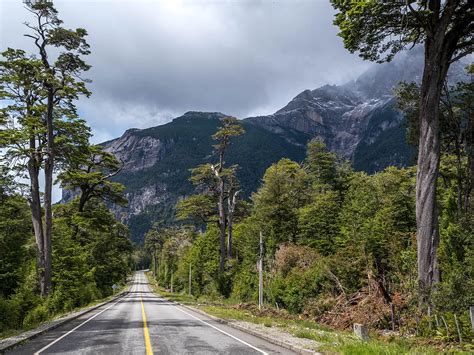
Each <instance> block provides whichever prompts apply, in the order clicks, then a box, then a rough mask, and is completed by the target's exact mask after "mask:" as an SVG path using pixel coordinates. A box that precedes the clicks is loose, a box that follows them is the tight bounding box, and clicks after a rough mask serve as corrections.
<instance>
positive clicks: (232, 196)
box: [227, 190, 240, 258]
mask: <svg viewBox="0 0 474 355" xmlns="http://www.w3.org/2000/svg"><path fill="white" fill-rule="evenodd" d="M239 192H240V191H235V192H234V191H232V190H231V191H230V192H229V196H228V199H227V204H228V206H227V257H228V258H232V238H233V226H234V213H235V206H236V204H237V195H238V194H239Z"/></svg>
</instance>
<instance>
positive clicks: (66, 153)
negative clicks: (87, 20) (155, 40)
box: [0, 2, 132, 337]
mask: <svg viewBox="0 0 474 355" xmlns="http://www.w3.org/2000/svg"><path fill="white" fill-rule="evenodd" d="M28 6H29V7H28V10H29V11H30V13H31V17H32V18H33V21H34V22H33V23H32V24H29V23H27V24H26V28H27V30H28V33H27V34H26V37H28V38H29V39H31V40H32V42H33V43H34V48H35V49H36V50H37V53H27V52H25V51H23V50H20V49H11V48H9V49H7V50H6V51H4V52H3V53H1V56H2V59H1V60H0V100H1V103H2V105H1V108H0V128H1V131H0V148H1V166H0V337H3V336H7V335H9V334H12V333H14V332H16V331H18V330H22V329H28V328H31V327H34V326H36V325H38V324H39V323H41V322H43V321H46V320H48V319H51V318H52V317H54V316H56V315H58V314H62V313H64V312H68V311H71V310H73V309H75V308H78V307H81V306H85V305H88V304H90V303H91V302H95V301H97V300H99V299H103V298H105V297H108V296H110V295H112V294H113V293H114V292H115V291H118V290H119V289H120V287H121V286H122V285H124V284H125V283H126V278H127V275H128V274H129V272H130V266H131V264H132V261H131V257H130V256H131V253H132V244H131V242H130V240H129V233H128V229H127V227H126V226H125V225H123V224H122V223H120V222H119V221H118V220H117V219H116V218H115V216H114V215H113V214H112V213H111V212H110V211H109V210H108V208H107V206H106V203H118V204H125V203H126V200H125V198H124V197H123V193H122V192H123V186H122V185H120V184H117V183H114V182H111V181H110V178H111V177H112V176H114V175H115V174H116V173H117V172H118V171H120V164H119V162H118V161H117V160H116V158H115V157H114V156H112V155H111V154H109V153H107V152H105V151H103V150H102V148H101V147H99V146H92V145H90V144H89V138H90V129H89V127H87V125H86V124H85V121H84V120H82V119H81V118H79V117H78V115H77V111H76V107H75V101H76V100H77V99H78V98H79V96H88V95H90V92H89V91H88V90H87V89H86V82H87V81H86V80H83V79H82V78H81V76H82V74H83V73H84V72H86V71H87V70H88V69H89V66H88V65H87V64H86V63H85V62H84V61H83V57H84V56H86V55H87V54H89V50H88V48H89V46H88V45H87V42H86V35H87V32H86V31H85V30H84V29H76V30H70V29H66V28H64V27H62V21H61V20H60V19H59V18H58V14H57V11H56V10H55V8H54V7H53V5H52V2H36V3H35V4H33V5H31V6H30V5H28ZM55 174H57V182H58V183H59V184H60V185H61V186H62V187H63V188H65V189H67V190H68V191H69V192H70V194H71V198H70V199H69V202H67V203H60V204H55V205H54V204H53V201H52V187H53V175H55ZM42 178H44V182H43V184H41V183H40V181H41V179H42ZM40 186H44V189H43V190H42V189H40Z"/></svg>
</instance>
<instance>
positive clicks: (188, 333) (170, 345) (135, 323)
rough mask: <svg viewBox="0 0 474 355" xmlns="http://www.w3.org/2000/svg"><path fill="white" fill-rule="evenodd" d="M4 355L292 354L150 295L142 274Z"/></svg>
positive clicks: (137, 273) (152, 294) (141, 272)
mask: <svg viewBox="0 0 474 355" xmlns="http://www.w3.org/2000/svg"><path fill="white" fill-rule="evenodd" d="M8 354H146V355H151V354H294V353H293V352H291V351H290V350H287V349H284V348H282V347H279V346H277V345H274V344H271V343H269V342H267V341H265V340H262V339H260V338H257V337H255V336H252V335H249V334H247V333H245V332H241V331H239V330H236V329H233V328H231V327H228V326H226V325H224V324H221V323H218V322H216V321H215V320H213V319H210V318H208V317H205V316H203V315H201V314H198V313H195V312H193V311H191V310H189V309H187V308H184V307H181V306H179V305H176V304H174V303H171V302H169V301H167V300H165V299H163V298H160V297H158V296H157V295H155V294H154V293H153V292H152V291H151V289H150V287H149V284H148V281H147V279H146V277H145V274H144V272H143V271H138V272H136V273H135V275H134V278H133V283H132V286H131V289H130V292H129V294H127V295H126V296H124V297H122V298H120V299H118V300H116V301H114V302H112V303H107V304H105V305H103V306H102V307H100V308H98V309H96V310H94V311H93V312H88V313H86V314H84V315H82V316H81V317H79V318H77V319H75V320H73V321H71V322H68V323H66V324H64V325H62V326H60V327H58V328H56V329H54V330H52V331H49V332H47V333H45V334H43V335H40V336H39V337H37V338H35V339H33V340H31V341H29V342H28V343H26V344H24V345H22V346H20V347H17V348H15V349H13V350H12V351H10V352H8Z"/></svg>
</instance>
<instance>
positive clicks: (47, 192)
mask: <svg viewBox="0 0 474 355" xmlns="http://www.w3.org/2000/svg"><path fill="white" fill-rule="evenodd" d="M53 100H54V92H53V88H51V87H48V110H47V112H46V131H47V157H46V161H45V166H44V179H45V186H44V219H45V233H44V255H45V272H44V280H43V282H44V284H45V294H46V295H48V294H49V292H50V291H51V276H52V270H51V269H52V246H51V239H52V233H53V210H52V207H53V206H52V193H53V170H54V131H53Z"/></svg>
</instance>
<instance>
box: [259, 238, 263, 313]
mask: <svg viewBox="0 0 474 355" xmlns="http://www.w3.org/2000/svg"><path fill="white" fill-rule="evenodd" d="M262 307H263V234H262V232H260V255H259V259H258V309H259V310H260V309H262Z"/></svg>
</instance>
